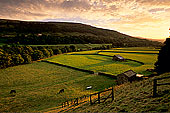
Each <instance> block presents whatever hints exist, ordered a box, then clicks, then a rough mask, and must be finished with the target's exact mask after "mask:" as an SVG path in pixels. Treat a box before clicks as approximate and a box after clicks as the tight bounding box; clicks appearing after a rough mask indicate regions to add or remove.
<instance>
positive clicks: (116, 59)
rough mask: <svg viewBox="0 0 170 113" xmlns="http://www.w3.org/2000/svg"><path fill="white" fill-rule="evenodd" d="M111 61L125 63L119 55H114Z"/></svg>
mask: <svg viewBox="0 0 170 113" xmlns="http://www.w3.org/2000/svg"><path fill="white" fill-rule="evenodd" d="M112 60H114V61H125V58H123V57H122V56H120V55H114V56H113V59H112Z"/></svg>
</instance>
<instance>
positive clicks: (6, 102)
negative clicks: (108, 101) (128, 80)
mask: <svg viewBox="0 0 170 113" xmlns="http://www.w3.org/2000/svg"><path fill="white" fill-rule="evenodd" d="M0 76H1V79H0V112H33V111H41V110H44V109H47V108H51V107H56V106H59V105H61V103H62V102H64V101H66V100H70V99H74V98H76V97H80V96H83V95H89V94H91V93H94V92H97V91H101V90H104V89H105V88H109V87H111V86H114V85H115V84H116V83H115V80H114V79H111V78H108V77H105V76H98V75H90V74H88V73H85V72H80V71H76V70H72V69H69V68H65V67H60V66H57V65H53V64H49V63H44V62H37V63H33V64H28V65H20V66H14V67H10V68H7V69H2V70H0ZM89 85H91V86H93V88H92V89H91V90H86V87H87V86H89ZM60 89H64V90H65V91H64V93H61V94H58V92H59V90H60ZM11 90H16V95H15V96H12V95H11V94H9V93H10V91H11Z"/></svg>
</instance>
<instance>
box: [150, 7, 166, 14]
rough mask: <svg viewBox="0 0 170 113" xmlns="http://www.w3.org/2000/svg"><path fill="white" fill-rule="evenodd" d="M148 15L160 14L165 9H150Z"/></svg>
mask: <svg viewBox="0 0 170 113" xmlns="http://www.w3.org/2000/svg"><path fill="white" fill-rule="evenodd" d="M148 11H149V12H150V13H156V12H160V11H161V12H162V11H165V8H154V9H150V10H148Z"/></svg>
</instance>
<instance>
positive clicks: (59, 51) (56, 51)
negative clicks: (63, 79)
mask: <svg viewBox="0 0 170 113" xmlns="http://www.w3.org/2000/svg"><path fill="white" fill-rule="evenodd" d="M53 52H54V54H55V55H58V54H62V51H61V50H60V49H58V48H57V49H53Z"/></svg>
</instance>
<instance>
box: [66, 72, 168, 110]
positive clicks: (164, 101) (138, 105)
mask: <svg viewBox="0 0 170 113" xmlns="http://www.w3.org/2000/svg"><path fill="white" fill-rule="evenodd" d="M167 76H170V73H165V74H162V75H160V76H156V77H153V78H149V79H146V80H143V81H140V82H133V83H131V84H124V85H121V86H118V87H115V100H114V101H113V102H112V103H111V102H107V103H101V104H94V105H89V103H88V104H86V105H84V106H80V107H78V108H77V109H72V110H69V111H67V112H170V90H169V89H170V85H164V86H159V87H158V88H157V89H158V91H157V94H158V96H157V97H152V95H153V79H154V78H162V77H167ZM169 81H170V78H169V79H164V80H159V81H158V83H169Z"/></svg>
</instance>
